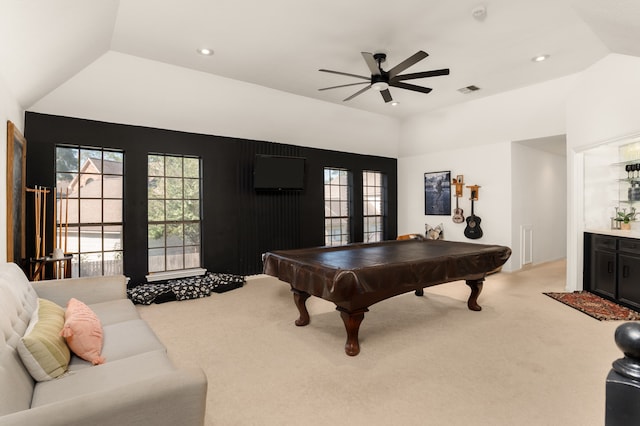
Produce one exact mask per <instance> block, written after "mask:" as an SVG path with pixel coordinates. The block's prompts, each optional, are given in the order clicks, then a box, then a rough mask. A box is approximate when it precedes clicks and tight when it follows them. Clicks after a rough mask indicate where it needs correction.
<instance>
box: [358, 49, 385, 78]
mask: <svg viewBox="0 0 640 426" xmlns="http://www.w3.org/2000/svg"><path fill="white" fill-rule="evenodd" d="M360 53H362V57H363V58H364V61H365V62H366V63H367V66H368V67H369V71H371V75H380V68H378V62H376V60H375V59H374V57H373V54H372V53H369V52H360Z"/></svg>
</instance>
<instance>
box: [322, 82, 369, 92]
mask: <svg viewBox="0 0 640 426" xmlns="http://www.w3.org/2000/svg"><path fill="white" fill-rule="evenodd" d="M359 84H369V82H368V81H361V82H358V83H351V84H341V85H340V86H331V87H323V88H322V89H318V90H320V91H322V90H329V89H337V88H339V87H349V86H357V85H359Z"/></svg>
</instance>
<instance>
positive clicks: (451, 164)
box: [398, 141, 512, 270]
mask: <svg viewBox="0 0 640 426" xmlns="http://www.w3.org/2000/svg"><path fill="white" fill-rule="evenodd" d="M510 145H511V144H510V143H509V142H508V141H505V142H501V143H494V144H491V145H484V146H475V147H470V148H468V149H464V150H450V151H441V152H435V153H432V154H426V155H417V156H411V157H404V158H400V159H398V205H399V206H400V207H399V209H398V234H408V233H422V234H424V231H425V223H428V224H430V225H438V224H439V223H442V224H443V225H444V238H445V239H446V240H451V241H471V240H469V239H467V238H466V237H465V236H464V234H463V232H464V229H465V227H466V223H464V224H462V223H461V224H457V223H453V221H452V220H451V217H450V216H426V215H425V214H424V173H426V172H436V171H446V170H450V171H451V176H452V177H453V176H456V175H464V180H465V186H466V185H476V184H477V185H480V186H481V188H480V190H479V196H480V197H479V200H478V201H477V202H476V203H475V209H474V210H475V214H476V215H477V216H479V217H480V218H481V219H482V221H481V224H480V226H481V228H482V231H483V234H484V235H483V237H482V238H480V239H477V240H473V242H478V243H486V244H501V245H505V246H510V245H511V232H510V230H511V184H510V176H511V149H510ZM487 158H490V159H491V161H492V164H493V165H494V167H487V164H486V163H485V161H483V160H481V161H478V160H479V159H487ZM495 165H500V166H499V167H495ZM469 196H470V192H469V189H468V188H466V187H465V188H464V196H463V197H462V198H460V200H459V202H460V208H462V209H463V210H464V216H465V217H467V215H468V214H469V213H470V212H471V201H469ZM451 207H452V209H453V208H455V202H452V206H451ZM511 263H512V262H511V260H509V262H508V263H507V265H506V266H505V270H511Z"/></svg>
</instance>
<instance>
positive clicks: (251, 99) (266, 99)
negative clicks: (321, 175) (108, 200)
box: [29, 52, 399, 158]
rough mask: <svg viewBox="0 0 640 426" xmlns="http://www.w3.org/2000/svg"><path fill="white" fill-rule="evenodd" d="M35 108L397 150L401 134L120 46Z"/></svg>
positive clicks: (371, 118)
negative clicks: (129, 52)
mask: <svg viewBox="0 0 640 426" xmlns="http://www.w3.org/2000/svg"><path fill="white" fill-rule="evenodd" d="M29 110H30V111H34V112H41V113H48V114H55V115H62V116H70V117H78V118H86V119H93V120H99V121H106V122H114V123H122V124H132V125H139V126H147V127H156V128H162V129H170V130H179V131H185V132H193V133H202V134H210V135H220V136H230V137H237V138H246V139H257V140H263V141H272V142H279V143H287V144H293V145H300V146H308V147H316V148H324V149H331V150H337V151H346V152H354V153H363V154H370V155H379V156H385V157H393V158H395V157H396V156H397V145H398V139H399V122H398V120H397V119H395V118H391V117H386V116H382V115H378V114H372V113H369V112H365V111H360V110H356V109H353V108H347V107H344V106H341V105H335V104H332V103H328V102H322V101H318V100H315V99H310V98H306V97H302V96H297V95H293V94H290V93H285V92H281V91H277V90H273V89H269V88H266V87H261V86H257V85H254V84H249V83H244V82H241V81H237V80H232V79H228V78H224V77H219V76H215V75H211V74H208V73H204V72H199V71H193V70H189V69H186V68H181V67H176V66H173V65H168V64H164V63H161V62H155V61H150V60H146V59H142V58H138V57H134V56H130V55H125V54H122V53H117V52H108V53H106V54H104V55H103V56H102V57H100V58H99V59H98V60H96V61H95V62H94V63H92V64H91V65H89V66H88V67H86V68H85V69H84V70H82V71H80V72H79V73H78V74H77V75H75V76H74V77H73V78H71V79H70V80H68V81H67V82H66V83H64V84H63V85H61V86H60V87H58V88H57V89H55V90H53V91H52V92H51V93H49V94H48V95H47V96H45V97H43V98H42V99H41V100H39V101H38V102H36V103H35V104H34V106H33V107H31V108H29Z"/></svg>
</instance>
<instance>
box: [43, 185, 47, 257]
mask: <svg viewBox="0 0 640 426" xmlns="http://www.w3.org/2000/svg"><path fill="white" fill-rule="evenodd" d="M42 198H44V204H43V208H42V255H43V256H45V257H46V253H47V188H43V192H42Z"/></svg>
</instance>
